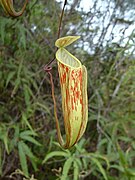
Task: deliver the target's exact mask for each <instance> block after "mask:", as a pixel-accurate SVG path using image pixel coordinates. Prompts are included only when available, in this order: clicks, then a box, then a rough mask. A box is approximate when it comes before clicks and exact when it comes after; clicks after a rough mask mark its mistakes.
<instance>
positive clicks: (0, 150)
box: [0, 146, 2, 176]
mask: <svg viewBox="0 0 135 180" xmlns="http://www.w3.org/2000/svg"><path fill="white" fill-rule="evenodd" d="M1 175H2V148H1V146H0V176H1Z"/></svg>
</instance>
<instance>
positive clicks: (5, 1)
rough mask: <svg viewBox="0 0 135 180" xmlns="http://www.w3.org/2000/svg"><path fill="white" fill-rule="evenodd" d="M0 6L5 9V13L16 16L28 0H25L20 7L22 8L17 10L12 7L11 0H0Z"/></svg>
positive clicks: (19, 14) (21, 12) (23, 8)
mask: <svg viewBox="0 0 135 180" xmlns="http://www.w3.org/2000/svg"><path fill="white" fill-rule="evenodd" d="M0 2H1V5H2V7H3V8H4V10H5V11H6V13H7V14H9V15H10V16H12V17H18V16H21V15H22V14H23V12H24V10H25V8H26V5H27V3H28V0H25V3H24V5H23V7H22V9H21V10H20V11H19V12H16V11H15V9H14V7H13V0H0Z"/></svg>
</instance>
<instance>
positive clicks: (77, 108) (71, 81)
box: [53, 36, 88, 148]
mask: <svg viewBox="0 0 135 180" xmlns="http://www.w3.org/2000/svg"><path fill="white" fill-rule="evenodd" d="M79 38H80V37H79V36H67V37H63V38H60V39H58V40H57V41H56V43H55V45H56V46H57V47H58V50H57V52H56V59H57V64H58V72H59V78H60V86H61V95H62V110H63V117H64V125H65V134H66V137H65V141H64V140H63V138H62V135H61V131H60V125H59V121H58V116H57V112H56V111H57V109H56V102H55V98H54V97H53V100H54V115H55V119H56V128H57V135H58V140H59V143H60V145H61V146H62V147H63V148H70V147H72V146H73V145H75V144H76V143H77V142H78V140H79V139H80V138H81V136H82V135H83V133H84V131H85V129H86V125H87V120H88V99H87V70H86V67H85V66H84V65H82V64H81V62H80V61H79V60H78V59H77V58H76V57H75V56H73V55H72V54H71V53H69V52H68V51H67V50H66V49H65V47H66V46H68V45H70V44H71V43H73V42H74V41H76V40H77V39H79Z"/></svg>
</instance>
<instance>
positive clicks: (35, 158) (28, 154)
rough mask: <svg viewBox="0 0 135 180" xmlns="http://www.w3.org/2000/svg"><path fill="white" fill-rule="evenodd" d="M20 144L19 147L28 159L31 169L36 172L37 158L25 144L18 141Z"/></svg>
mask: <svg viewBox="0 0 135 180" xmlns="http://www.w3.org/2000/svg"><path fill="white" fill-rule="evenodd" d="M20 142H21V145H22V147H23V150H24V152H25V154H26V155H27V156H28V157H29V158H30V160H31V163H32V165H33V168H34V169H35V171H36V170H37V165H36V162H37V160H38V159H37V157H36V156H35V155H34V154H33V153H32V151H31V149H30V148H29V147H28V145H27V144H25V143H24V142H23V141H20Z"/></svg>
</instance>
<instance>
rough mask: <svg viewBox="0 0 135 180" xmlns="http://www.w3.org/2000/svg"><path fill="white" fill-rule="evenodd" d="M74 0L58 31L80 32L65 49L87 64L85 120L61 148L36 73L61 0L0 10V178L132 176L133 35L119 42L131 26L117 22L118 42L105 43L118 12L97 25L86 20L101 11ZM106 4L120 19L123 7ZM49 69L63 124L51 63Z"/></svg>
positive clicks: (41, 76) (50, 46)
mask: <svg viewBox="0 0 135 180" xmlns="http://www.w3.org/2000/svg"><path fill="white" fill-rule="evenodd" d="M80 2H81V1H73V2H71V1H69V4H68V5H67V9H66V10H65V16H64V19H63V24H62V36H66V35H81V40H80V42H78V44H77V45H76V46H72V47H70V48H69V49H70V51H72V53H73V54H75V55H76V57H78V58H79V59H80V60H82V62H83V64H85V66H86V67H87V69H88V96H89V120H88V126H87V129H86V132H85V135H84V137H83V138H82V139H81V140H80V142H79V143H78V144H77V145H75V147H73V148H71V149H69V150H64V149H62V148H61V147H60V146H59V145H58V143H57V142H56V141H57V139H56V129H55V120H54V115H53V101H52V98H51V86H50V80H49V77H48V75H47V74H46V73H45V72H44V71H43V66H44V65H45V64H46V63H47V62H49V60H51V59H52V58H53V57H54V52H55V47H54V43H55V40H56V38H57V29H58V24H59V17H60V13H61V6H60V5H61V4H60V3H58V2H56V1H55V0H46V1H42V0H41V1H36V0H31V1H30V2H29V4H28V6H27V9H26V11H25V13H24V15H23V16H22V17H20V18H17V19H13V18H10V17H7V16H6V15H5V14H4V12H3V10H2V8H1V9H0V14H1V16H0V179H4V178H9V179H17V180H21V179H25V180H34V179H35V180H36V179H37V180H45V179H46V180H47V179H48V180H55V179H61V180H70V179H73V180H82V179H90V180H119V179H120V180H135V133H134V130H135V53H134V49H135V46H134V41H135V32H134V31H133V32H132V33H131V34H130V35H128V37H126V39H127V41H124V39H125V35H124V29H126V28H129V27H130V25H132V23H130V24H129V23H127V24H126V22H125V26H124V27H123V26H122V28H123V34H122V35H120V40H119V41H118V42H114V41H113V38H112V37H111V38H110V39H109V40H107V39H106V36H105V33H107V32H108V31H109V27H110V25H111V24H113V25H115V26H116V25H117V23H116V21H115V20H118V17H116V14H118V13H117V12H116V11H113V12H112V13H114V14H113V17H114V19H112V18H111V19H110V24H109V26H107V27H106V26H105V24H104V27H102V29H101V27H100V25H101V24H100V23H99V24H98V23H97V22H95V21H96V20H95V21H94V20H93V17H96V18H97V19H98V18H99V17H101V18H102V17H105V16H104V15H105V13H106V12H108V11H107V10H106V11H104V13H103V12H101V11H100V9H98V8H97V7H98V6H97V4H96V3H97V1H94V0H93V2H94V4H93V6H92V7H91V9H90V11H89V12H85V11H84V10H83V9H79V3H80ZM111 2H112V3H115V4H114V6H116V7H117V6H118V8H119V7H120V8H119V16H120V17H119V19H123V21H124V20H125V19H124V15H123V13H124V12H126V6H124V8H125V9H122V11H121V8H122V7H121V6H120V2H119V1H118V3H117V2H116V1H113V0H112V1H111ZM131 2H132V1H131ZM106 3H109V2H108V1H106ZM125 3H127V1H126V2H125ZM108 5H110V6H111V5H112V4H108ZM129 5H131V4H130V3H129ZM129 7H130V8H131V6H129ZM129 7H127V9H128V10H129ZM130 20H131V19H129V21H130ZM117 22H118V21H117ZM94 23H97V24H98V25H94ZM119 23H120V21H119V22H118V24H119ZM122 25H123V23H122ZM92 27H93V28H92ZM112 35H113V32H112ZM94 38H99V39H98V40H97V41H95V40H94ZM86 47H87V49H86ZM52 74H53V78H54V83H55V95H56V100H57V108H58V115H59V119H60V123H61V125H62V127H63V118H62V112H61V96H60V86H59V79H58V72H57V67H56V64H54V65H53V70H52Z"/></svg>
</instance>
